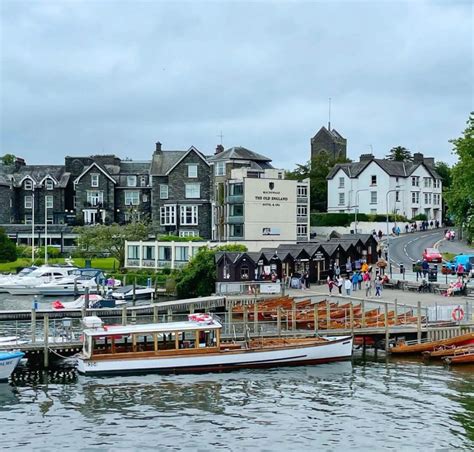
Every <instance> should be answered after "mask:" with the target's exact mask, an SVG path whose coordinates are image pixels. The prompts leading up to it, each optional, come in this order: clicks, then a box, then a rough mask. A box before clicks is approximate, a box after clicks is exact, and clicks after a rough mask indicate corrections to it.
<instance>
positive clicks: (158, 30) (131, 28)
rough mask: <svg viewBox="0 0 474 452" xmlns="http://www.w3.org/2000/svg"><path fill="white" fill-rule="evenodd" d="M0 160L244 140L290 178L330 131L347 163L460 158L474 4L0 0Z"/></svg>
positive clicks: (469, 94) (144, 151)
mask: <svg viewBox="0 0 474 452" xmlns="http://www.w3.org/2000/svg"><path fill="white" fill-rule="evenodd" d="M0 20H1V22H0V64H1V67H0V155H3V154H6V153H11V154H14V155H16V156H21V157H23V158H25V159H26V161H27V163H29V164H48V163H51V164H61V163H63V161H64V157H65V156H66V155H84V156H85V155H93V154H101V153H107V154H112V153H114V154H116V155H118V156H119V157H122V158H126V157H128V158H133V159H137V160H146V159H150V158H151V155H152V153H153V150H154V148H155V142H156V141H160V142H161V143H162V144H163V149H165V150H167V149H168V150H175V149H188V148H189V147H190V146H195V147H196V148H198V149H199V150H200V151H201V152H203V153H204V154H212V153H213V152H214V150H215V147H216V145H217V144H219V143H220V142H221V135H222V144H223V145H224V147H225V148H226V149H227V148H229V147H232V146H244V147H246V148H248V149H251V150H254V151H256V152H258V153H260V154H264V155H267V156H269V157H270V158H272V159H273V163H274V165H275V166H277V167H279V168H286V169H292V168H294V166H295V164H297V163H305V162H306V161H307V160H309V157H310V138H311V137H312V136H314V135H315V134H316V132H317V131H318V130H319V129H320V127H321V126H323V125H327V122H328V99H329V98H331V125H332V126H333V127H334V128H335V129H337V130H338V132H339V133H341V134H342V135H343V136H344V137H346V138H347V140H348V157H350V158H352V159H358V157H359V155H360V154H362V153H367V152H370V151H371V150H373V153H374V154H375V156H377V157H383V156H384V155H386V154H387V152H388V151H389V149H390V148H392V147H394V146H398V145H401V146H405V147H406V148H408V149H410V150H411V151H412V152H423V153H424V154H425V155H427V156H433V157H435V158H436V160H440V161H445V162H447V163H449V164H452V163H454V162H455V160H456V159H455V156H454V155H453V154H452V152H451V150H452V146H451V144H450V143H449V141H448V140H450V139H452V138H456V137H458V136H459V135H460V134H461V133H462V131H463V129H464V128H465V123H466V120H467V118H468V115H469V112H470V111H472V110H474V107H473V98H474V96H473V92H474V91H473V86H474V71H473V6H472V3H471V2H470V1H456V0H446V1H441V0H440V1H422V0H412V1H388V0H387V1H384V0H379V1H374V2H362V1H356V0H354V1H340V2H337V1H325V2H324V1H309V2H302V1H286V2H285V1H252V2H239V1H219V2H218V1H206V2H199V1H192V2H191V1H187V2H177V1H173V2H171V1H170V2H161V1H140V0H137V1H116V0H102V1H89V0H83V1H81V0H62V1H48V0H41V1H39V0H38V1H33V0H30V1H22V0H0Z"/></svg>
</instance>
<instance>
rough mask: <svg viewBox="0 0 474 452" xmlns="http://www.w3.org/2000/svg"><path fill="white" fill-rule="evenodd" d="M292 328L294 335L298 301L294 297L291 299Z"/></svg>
mask: <svg viewBox="0 0 474 452" xmlns="http://www.w3.org/2000/svg"><path fill="white" fill-rule="evenodd" d="M291 329H292V331H293V335H294V336H296V301H295V300H294V299H293V300H292V301H291Z"/></svg>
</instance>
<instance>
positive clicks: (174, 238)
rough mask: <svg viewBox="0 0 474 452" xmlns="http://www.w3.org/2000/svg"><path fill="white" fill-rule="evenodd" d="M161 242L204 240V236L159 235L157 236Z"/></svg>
mask: <svg viewBox="0 0 474 452" xmlns="http://www.w3.org/2000/svg"><path fill="white" fill-rule="evenodd" d="M157 240H158V241H160V242H203V241H205V240H204V239H203V238H202V237H179V236H177V235H159V236H158V238H157Z"/></svg>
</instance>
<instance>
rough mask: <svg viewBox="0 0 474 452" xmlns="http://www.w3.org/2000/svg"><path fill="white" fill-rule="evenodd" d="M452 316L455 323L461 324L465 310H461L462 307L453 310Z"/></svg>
mask: <svg viewBox="0 0 474 452" xmlns="http://www.w3.org/2000/svg"><path fill="white" fill-rule="evenodd" d="M451 316H452V317H453V320H454V321H456V322H460V321H461V320H462V319H463V318H464V310H463V308H461V306H458V307H457V308H455V309H453V312H452V314H451Z"/></svg>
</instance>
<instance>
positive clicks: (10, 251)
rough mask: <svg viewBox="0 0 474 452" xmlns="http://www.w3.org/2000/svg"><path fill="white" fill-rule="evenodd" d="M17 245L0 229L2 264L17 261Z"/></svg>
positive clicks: (0, 260) (0, 259) (0, 258)
mask: <svg viewBox="0 0 474 452" xmlns="http://www.w3.org/2000/svg"><path fill="white" fill-rule="evenodd" d="M16 256H17V254H16V245H15V243H14V242H13V241H12V240H10V239H9V238H8V236H7V235H6V234H5V231H4V230H3V229H1V228H0V262H14V261H16Z"/></svg>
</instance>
